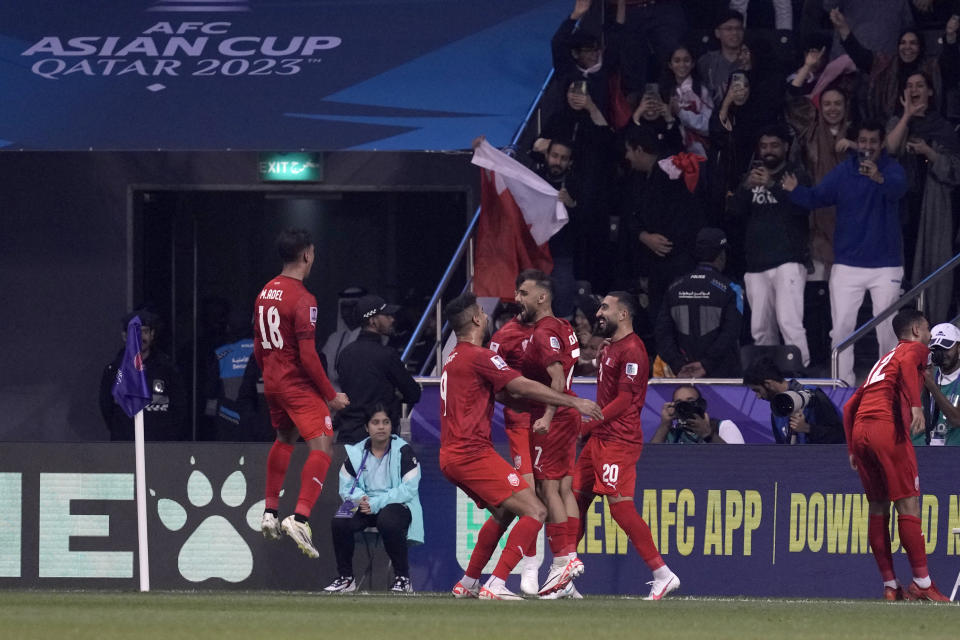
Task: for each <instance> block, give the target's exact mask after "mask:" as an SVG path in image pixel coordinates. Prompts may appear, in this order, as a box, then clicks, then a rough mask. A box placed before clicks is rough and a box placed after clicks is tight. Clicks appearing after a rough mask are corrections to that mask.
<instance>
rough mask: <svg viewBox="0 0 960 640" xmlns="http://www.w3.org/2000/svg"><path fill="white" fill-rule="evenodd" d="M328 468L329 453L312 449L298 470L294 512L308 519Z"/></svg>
mask: <svg viewBox="0 0 960 640" xmlns="http://www.w3.org/2000/svg"><path fill="white" fill-rule="evenodd" d="M329 468H330V455H329V454H327V453H326V452H325V451H320V450H319V449H314V450H312V451H311V452H310V454H309V455H308V456H307V461H306V462H304V463H303V471H301V472H300V495H299V496H297V509H296V513H297V514H299V515H301V516H303V517H305V518H307V519H309V518H310V512H311V511H313V505H314V503H315V502H316V501H317V498H319V497H320V492H321V491H323V480H324V478H326V477H327V470H328V469H329Z"/></svg>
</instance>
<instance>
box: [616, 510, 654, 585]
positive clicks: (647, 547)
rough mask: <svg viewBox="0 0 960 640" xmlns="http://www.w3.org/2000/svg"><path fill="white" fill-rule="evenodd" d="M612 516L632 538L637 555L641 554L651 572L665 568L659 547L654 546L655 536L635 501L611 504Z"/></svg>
mask: <svg viewBox="0 0 960 640" xmlns="http://www.w3.org/2000/svg"><path fill="white" fill-rule="evenodd" d="M610 515H612V516H613V519H614V520H615V521H616V523H617V524H618V525H620V528H621V529H623V530H624V532H625V533H626V534H627V537H629V538H630V542H632V543H633V546H634V547H635V548H636V550H637V553H639V554H640V557H641V558H643V561H644V562H646V563H647V566H648V567H650V570H651V571H656V570H657V569H659V568H660V567H662V566H664V564H665V563H664V562H663V558H661V557H660V552H659V551H657V545H656V544H654V542H653V536H652V535H651V534H650V527H648V526H647V523H646V522H644V521H643V518H641V517H640V514H639V513H637V507H636V505H634V504H633V500H621V501H619V502H611V503H610Z"/></svg>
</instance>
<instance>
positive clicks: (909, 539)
mask: <svg viewBox="0 0 960 640" xmlns="http://www.w3.org/2000/svg"><path fill="white" fill-rule="evenodd" d="M897 527H898V529H899V530H900V543H901V544H902V545H903V548H904V549H905V550H906V552H907V559H908V560H909V561H910V568H911V569H912V570H913V577H914V580H917V582H921V581H923V582H924V584H921V585H920V586H921V587H927V586H929V584H926V580H929V578H930V572H929V571H928V570H927V550H926V543H925V542H924V540H923V529H922V527H921V522H920V518H918V517H916V516H910V515H904V514H900V515H899V516H897Z"/></svg>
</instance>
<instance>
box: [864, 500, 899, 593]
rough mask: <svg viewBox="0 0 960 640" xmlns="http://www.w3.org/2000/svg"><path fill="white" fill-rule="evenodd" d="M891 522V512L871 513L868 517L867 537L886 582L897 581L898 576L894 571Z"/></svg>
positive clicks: (881, 575)
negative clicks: (891, 548)
mask: <svg viewBox="0 0 960 640" xmlns="http://www.w3.org/2000/svg"><path fill="white" fill-rule="evenodd" d="M889 523H890V515H889V513H871V514H870V517H869V518H868V519H867V538H868V539H869V541H870V549H871V550H872V551H873V557H874V559H875V560H876V561H877V568H878V569H880V577H881V578H882V579H883V581H884V582H890V581H893V582H895V581H896V579H897V576H896V574H895V573H894V571H893V554H892V553H891V550H890V533H889V531H890V529H889ZM904 546H906V545H904Z"/></svg>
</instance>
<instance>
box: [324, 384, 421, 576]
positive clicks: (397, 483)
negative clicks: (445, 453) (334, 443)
mask: <svg viewBox="0 0 960 640" xmlns="http://www.w3.org/2000/svg"><path fill="white" fill-rule="evenodd" d="M366 425H367V433H369V434H370V437H368V438H366V439H364V440H361V441H360V442H358V443H356V444H348V445H346V447H345V448H346V452H347V459H346V460H345V461H344V463H343V466H342V467H341V468H340V497H341V498H343V504H342V505H340V508H339V509H338V510H337V512H336V513H335V514H334V516H333V520H332V521H331V523H330V524H331V530H332V534H333V535H332V538H333V551H334V554H335V555H336V558H337V570H338V572H339V573H340V577H338V578H337V579H336V580H334V581H333V583H332V584H331V585H330V586H329V587H327V588H326V589H324V591H327V592H332V593H349V592H351V591H356V590H357V582H356V581H355V580H354V578H353V549H354V534H355V533H357V532H359V531H363V530H364V529H366V528H367V527H376V528H377V529H378V531H379V532H380V537H381V539H382V540H383V548H384V549H385V550H386V552H387V555H388V556H390V564H391V565H392V566H393V573H394V576H395V577H394V581H393V586H392V587H391V588H390V590H391V591H393V592H396V593H404V592H407V593H409V592H412V591H413V587H412V586H411V584H410V566H409V563H408V562H407V546H408V545H413V544H422V543H423V510H422V509H421V507H420V493H419V487H420V463H419V462H417V458H416V456H415V455H414V453H413V448H412V447H411V446H410V445H409V444H408V443H407V442H406V441H404V440H403V439H402V438H401V437H400V436H397V435H394V434H393V433H392V425H391V423H390V416H389V415H388V414H387V409H386V407H385V406H384V405H383V404H379V403H378V404H375V405H374V406H373V407H371V408H370V409H369V410H368V414H367V420H366Z"/></svg>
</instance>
